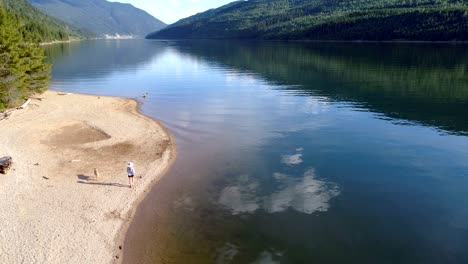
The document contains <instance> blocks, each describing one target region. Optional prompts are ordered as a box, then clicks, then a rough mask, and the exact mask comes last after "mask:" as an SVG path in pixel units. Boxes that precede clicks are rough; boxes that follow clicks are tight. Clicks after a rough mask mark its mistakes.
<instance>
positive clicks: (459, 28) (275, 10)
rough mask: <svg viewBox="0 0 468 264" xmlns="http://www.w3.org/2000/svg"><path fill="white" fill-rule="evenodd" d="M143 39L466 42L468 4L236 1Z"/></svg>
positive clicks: (450, 0) (437, 0)
mask: <svg viewBox="0 0 468 264" xmlns="http://www.w3.org/2000/svg"><path fill="white" fill-rule="evenodd" d="M147 38H149V39H263V40H376V41H382V40H426V41H434V40H445V41H447V40H468V1H467V0H354V1H350V0H314V1H310V0H249V1H235V2H232V3H230V4H228V5H225V6H222V7H220V8H216V9H211V10H208V11H206V12H203V13H199V14H196V15H194V16H191V17H188V18H185V19H181V20H179V21H178V22H176V23H174V24H172V25H169V26H167V27H166V28H164V29H162V30H159V31H155V32H153V33H151V34H149V35H148V36H147Z"/></svg>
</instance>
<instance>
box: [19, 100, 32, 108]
mask: <svg viewBox="0 0 468 264" xmlns="http://www.w3.org/2000/svg"><path fill="white" fill-rule="evenodd" d="M29 102H31V99H28V100H26V102H24V104H22V105H20V106H18V108H16V109H24V108H25V107H26V106H28V104H29Z"/></svg>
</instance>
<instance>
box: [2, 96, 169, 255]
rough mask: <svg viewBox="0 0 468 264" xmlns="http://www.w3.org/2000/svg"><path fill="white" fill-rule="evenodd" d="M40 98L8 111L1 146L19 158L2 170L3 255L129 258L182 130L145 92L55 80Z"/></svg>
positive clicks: (3, 153)
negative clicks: (132, 229) (129, 169)
mask: <svg viewBox="0 0 468 264" xmlns="http://www.w3.org/2000/svg"><path fill="white" fill-rule="evenodd" d="M38 97H39V98H42V100H37V98H38ZM35 98H36V99H33V101H32V102H31V103H30V105H29V106H28V107H27V108H26V109H23V110H15V111H13V113H12V114H11V115H10V116H9V117H8V118H7V119H6V120H2V121H0V126H2V130H1V132H0V143H1V145H2V146H4V148H3V149H2V150H0V155H1V156H7V155H10V156H12V157H13V162H14V164H13V169H12V170H11V171H10V172H9V173H8V174H7V175H0V191H1V192H0V198H1V201H0V209H1V210H0V219H1V220H2V222H4V223H5V225H4V226H3V227H2V229H4V230H0V238H1V239H0V252H5V254H4V253H2V254H0V262H5V263H18V262H19V263H21V262H26V263H51V262H52V263H121V261H122V259H123V258H122V254H123V250H122V249H119V247H120V246H123V241H124V239H125V236H126V233H127V230H128V227H129V225H130V223H131V221H132V220H133V217H134V215H135V212H136V209H137V208H138V206H139V204H140V203H141V201H142V200H143V199H144V198H145V197H146V195H147V194H148V192H149V191H150V190H151V188H152V187H153V186H154V185H155V184H156V183H157V182H158V181H159V179H161V177H163V176H164V175H165V174H166V172H167V171H168V170H169V169H170V168H171V166H172V164H173V162H174V160H175V158H176V144H175V141H174V138H173V137H172V135H171V134H170V133H169V131H168V130H167V129H166V128H165V127H164V126H163V125H162V124H161V123H160V122H159V121H158V120H155V119H153V118H151V117H148V116H146V115H144V114H143V113H142V112H141V108H140V103H139V102H138V101H136V100H135V99H126V98H119V97H109V96H97V95H85V94H74V93H59V92H56V91H50V90H49V91H47V92H45V93H44V94H43V95H40V96H36V97H35ZM83 109H86V111H83ZM109 116H112V118H109ZM128 156H131V160H132V161H133V162H134V163H135V164H136V170H137V176H136V179H135V180H136V187H135V188H133V189H130V188H129V187H128V180H127V177H125V163H124V160H130V158H127V157H128ZM74 161H76V162H74ZM95 167H97V168H99V173H100V175H99V177H98V178H97V179H94V178H93V176H92V175H93V168H95ZM89 175H90V176H89ZM122 175H124V176H122ZM77 177H78V178H77ZM77 208H78V210H77ZM20 234H21V235H20Z"/></svg>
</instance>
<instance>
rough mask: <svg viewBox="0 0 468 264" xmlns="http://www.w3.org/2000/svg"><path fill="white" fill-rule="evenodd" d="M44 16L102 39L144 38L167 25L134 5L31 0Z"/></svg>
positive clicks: (97, 0) (90, 0) (93, 0)
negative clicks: (61, 21)
mask: <svg viewBox="0 0 468 264" xmlns="http://www.w3.org/2000/svg"><path fill="white" fill-rule="evenodd" d="M29 2H30V3H31V4H32V5H34V6H35V7H36V8H38V9H39V10H41V11H43V12H44V13H46V14H48V15H50V16H52V17H55V18H57V19H60V20H63V21H65V22H67V23H69V24H71V25H74V26H76V27H79V28H84V29H86V30H89V31H91V32H93V33H94V34H96V35H97V36H99V37H144V36H146V35H147V34H148V33H149V32H152V31H154V30H159V29H162V28H163V27H165V26H166V24H164V23H163V22H162V21H160V20H159V19H157V18H155V17H153V16H151V15H150V14H148V13H147V12H146V11H144V10H141V9H139V8H136V7H134V6H133V5H131V4H125V3H119V2H108V1H105V0H80V1H71V0H29Z"/></svg>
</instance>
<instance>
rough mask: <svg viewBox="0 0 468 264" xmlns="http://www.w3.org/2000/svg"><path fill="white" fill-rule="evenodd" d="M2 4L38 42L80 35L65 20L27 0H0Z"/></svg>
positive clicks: (0, 4)
mask: <svg viewBox="0 0 468 264" xmlns="http://www.w3.org/2000/svg"><path fill="white" fill-rule="evenodd" d="M0 6H2V7H3V8H4V9H5V10H6V11H7V12H8V13H11V14H12V15H14V16H15V17H16V18H17V19H18V20H19V21H21V22H20V23H19V26H20V27H21V28H22V29H24V30H25V31H27V32H29V33H30V34H31V37H34V39H35V40H37V41H38V42H46V41H52V40H68V39H69V38H70V37H78V36H79V35H80V33H79V32H77V31H75V30H72V29H71V28H69V27H67V26H64V25H63V24H64V23H63V22H61V21H58V20H56V19H54V18H51V17H49V16H47V15H45V14H43V13H41V12H40V11H39V10H37V9H36V8H34V7H33V6H32V5H31V4H29V3H28V1H27V0H0Z"/></svg>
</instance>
